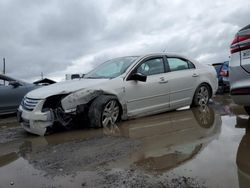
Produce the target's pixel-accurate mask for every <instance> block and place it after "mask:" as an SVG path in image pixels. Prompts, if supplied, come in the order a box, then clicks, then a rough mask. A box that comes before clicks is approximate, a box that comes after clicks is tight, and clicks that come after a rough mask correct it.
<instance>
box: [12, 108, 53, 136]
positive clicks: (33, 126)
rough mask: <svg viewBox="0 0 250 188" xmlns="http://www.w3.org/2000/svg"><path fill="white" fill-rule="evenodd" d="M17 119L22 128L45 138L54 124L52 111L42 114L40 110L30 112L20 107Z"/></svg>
mask: <svg viewBox="0 0 250 188" xmlns="http://www.w3.org/2000/svg"><path fill="white" fill-rule="evenodd" d="M17 118H18V121H19V122H20V124H21V126H22V127H23V128H24V129H25V130H26V131H28V132H30V133H33V134H37V135H40V136H43V135H44V134H45V133H46V130H47V128H48V127H51V126H52V125H53V123H54V114H53V112H52V111H46V112H41V111H39V110H37V111H36V110H35V109H34V110H33V111H28V110H25V109H23V107H22V106H19V108H18V112H17Z"/></svg>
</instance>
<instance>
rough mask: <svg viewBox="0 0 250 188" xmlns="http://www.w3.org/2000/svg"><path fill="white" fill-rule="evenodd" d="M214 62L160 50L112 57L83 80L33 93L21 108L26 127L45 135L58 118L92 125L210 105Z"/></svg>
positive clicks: (214, 87) (214, 88)
mask: <svg viewBox="0 0 250 188" xmlns="http://www.w3.org/2000/svg"><path fill="white" fill-rule="evenodd" d="M217 83H218V81H217V76H216V72H215V70H214V68H213V67H212V66H208V65H204V64H200V63H198V62H196V61H193V60H190V59H188V58H186V57H183V56H180V55H177V54H168V53H157V54H149V55H143V56H128V57H120V58H116V59H112V60H109V61H107V62H105V63H103V64H101V65H99V66H98V67H96V68H95V69H94V70H92V71H91V72H89V73H88V74H86V75H85V77H84V78H82V79H79V80H72V81H65V82H61V83H56V84H53V85H50V86H47V87H44V88H40V89H36V90H33V91H31V92H29V93H28V94H27V95H26V96H25V97H24V99H23V101H22V103H21V105H20V106H19V109H18V112H19V113H18V119H19V121H20V123H21V126H22V127H23V128H24V129H25V130H26V131H28V132H31V133H34V134H38V135H44V134H45V133H46V130H47V129H49V128H51V127H53V125H54V124H55V123H57V124H60V125H62V126H70V125H71V124H74V120H75V119H77V118H81V117H85V118H86V119H87V122H88V126H90V127H103V126H108V125H109V124H114V123H115V122H116V121H118V120H120V119H121V120H126V119H131V118H135V117H139V116H146V115H152V114H157V113H160V112H164V111H168V110H173V109H177V108H180V107H183V106H188V105H194V106H197V105H202V104H207V103H208V101H209V99H210V98H211V97H212V95H213V94H214V93H215V92H216V91H217V87H218V84H217Z"/></svg>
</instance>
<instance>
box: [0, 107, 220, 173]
mask: <svg viewBox="0 0 250 188" xmlns="http://www.w3.org/2000/svg"><path fill="white" fill-rule="evenodd" d="M221 123H222V121H221V117H220V115H218V114H215V112H214V110H213V109H212V108H210V107H208V106H204V107H199V108H193V109H188V110H181V111H175V112H169V113H163V114H160V115H155V116H150V117H146V118H140V119H135V120H131V121H125V122H121V123H119V125H118V126H117V125H114V126H112V127H105V128H103V129H96V130H74V131H68V132H63V133H58V134H53V135H49V136H46V137H33V136H32V137H28V138H26V139H23V140H21V141H15V142H12V143H7V144H6V145H8V146H6V147H5V145H4V144H2V145H1V147H0V153H1V154H0V155H1V156H0V167H2V166H5V165H8V164H9V163H11V162H13V161H15V160H16V159H17V158H18V157H22V158H24V159H25V160H27V161H29V162H30V164H31V165H34V164H33V162H34V161H36V163H37V162H39V161H37V160H36V159H35V158H34V156H38V155H37V152H43V150H44V148H47V147H50V146H53V145H58V144H61V143H65V142H70V141H76V140H78V141H79V142H84V141H85V140H88V141H91V139H93V138H96V137H105V136H109V137H110V136H115V137H125V138H128V139H131V140H139V141H140V142H141V143H142V146H141V148H140V149H139V151H137V152H135V153H133V154H132V155H129V156H130V157H128V158H129V159H128V158H126V160H122V159H119V161H117V162H118V163H121V162H122V163H123V165H125V166H126V165H127V166H129V165H131V164H135V165H136V166H138V167H140V168H142V169H144V170H146V171H153V172H159V173H160V172H164V171H167V170H169V169H172V168H175V167H177V166H179V165H181V164H183V163H185V162H186V161H188V160H191V159H193V158H194V156H196V155H197V154H198V153H199V152H200V151H201V150H202V149H203V148H204V147H205V146H206V145H207V144H208V143H209V142H210V141H212V140H213V139H214V138H217V136H218V134H219V133H220V130H221ZM90 144H91V142H90ZM118 144H119V143H118ZM121 147H122V144H121ZM5 148H8V149H5ZM10 148H11V149H10ZM35 153H36V154H35ZM34 154H35V155H34ZM59 160H60V159H59ZM59 162H60V161H59ZM118 163H116V161H112V166H113V165H117V164H118ZM97 164H98V163H97ZM34 168H36V166H35V165H34ZM43 170H44V171H46V169H43Z"/></svg>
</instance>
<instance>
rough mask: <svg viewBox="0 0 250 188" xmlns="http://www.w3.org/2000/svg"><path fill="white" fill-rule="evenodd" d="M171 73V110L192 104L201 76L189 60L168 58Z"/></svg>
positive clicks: (169, 79) (169, 77)
mask: <svg viewBox="0 0 250 188" xmlns="http://www.w3.org/2000/svg"><path fill="white" fill-rule="evenodd" d="M167 64H168V67H169V70H170V72H169V73H168V77H167V79H168V81H169V87H170V108H173V109H174V108H179V107H182V106H188V105H190V104H191V102H192V99H193V95H194V92H195V89H196V88H195V87H196V85H197V84H196V83H197V80H198V77H199V75H198V74H197V73H196V71H195V66H194V64H193V63H192V62H190V61H189V60H186V59H183V58H180V57H167Z"/></svg>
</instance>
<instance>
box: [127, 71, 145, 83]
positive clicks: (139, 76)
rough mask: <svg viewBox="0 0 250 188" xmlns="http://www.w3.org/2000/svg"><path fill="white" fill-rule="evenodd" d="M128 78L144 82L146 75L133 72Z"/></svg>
mask: <svg viewBox="0 0 250 188" xmlns="http://www.w3.org/2000/svg"><path fill="white" fill-rule="evenodd" d="M129 80H135V81H141V82H146V81H147V76H146V75H143V74H141V73H133V74H131V75H130V78H129Z"/></svg>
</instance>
